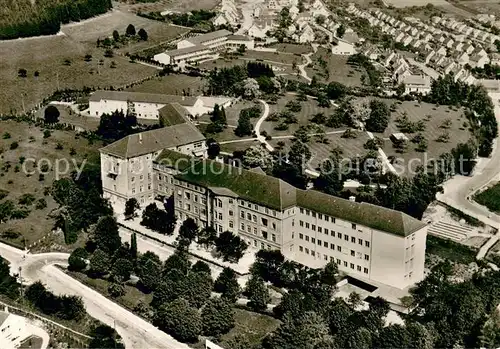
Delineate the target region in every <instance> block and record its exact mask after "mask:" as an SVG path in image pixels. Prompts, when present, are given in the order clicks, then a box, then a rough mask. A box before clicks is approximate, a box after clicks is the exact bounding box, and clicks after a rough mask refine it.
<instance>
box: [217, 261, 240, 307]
mask: <svg viewBox="0 0 500 349" xmlns="http://www.w3.org/2000/svg"><path fill="white" fill-rule="evenodd" d="M214 290H215V292H219V293H221V294H222V297H223V298H225V299H227V300H228V301H229V302H231V303H234V302H236V300H237V299H238V298H239V296H240V293H241V288H240V285H239V284H238V278H237V276H236V272H235V271H234V270H233V269H231V268H228V267H225V268H224V269H223V270H222V272H221V273H220V274H219V276H218V277H217V280H215V284H214Z"/></svg>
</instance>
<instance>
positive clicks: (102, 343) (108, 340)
mask: <svg viewBox="0 0 500 349" xmlns="http://www.w3.org/2000/svg"><path fill="white" fill-rule="evenodd" d="M90 336H91V337H92V340H91V341H90V343H89V348H90V349H111V348H114V349H124V348H125V346H124V345H123V344H122V342H121V338H120V336H119V335H118V334H117V333H116V331H115V330H114V329H113V328H111V327H109V326H107V325H100V326H97V327H95V328H94V329H92V331H91V332H90Z"/></svg>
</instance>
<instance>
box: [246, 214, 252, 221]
mask: <svg viewBox="0 0 500 349" xmlns="http://www.w3.org/2000/svg"><path fill="white" fill-rule="evenodd" d="M251 220H252V215H251V214H250V213H247V221H251Z"/></svg>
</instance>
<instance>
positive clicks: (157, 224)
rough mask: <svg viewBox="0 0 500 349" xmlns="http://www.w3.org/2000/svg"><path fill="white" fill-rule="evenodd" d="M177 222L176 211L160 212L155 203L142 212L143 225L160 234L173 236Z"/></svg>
mask: <svg viewBox="0 0 500 349" xmlns="http://www.w3.org/2000/svg"><path fill="white" fill-rule="evenodd" d="M176 221H177V218H176V217H175V214H174V210H169V211H165V210H160V209H159V208H158V207H157V206H156V204H155V203H151V204H149V205H148V206H146V209H145V210H144V211H143V212H142V220H141V225H143V226H145V227H147V228H149V229H151V230H154V231H157V232H158V233H160V234H166V235H172V234H173V233H174V229H175V223H176Z"/></svg>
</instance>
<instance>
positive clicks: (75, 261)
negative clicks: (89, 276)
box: [68, 247, 88, 271]
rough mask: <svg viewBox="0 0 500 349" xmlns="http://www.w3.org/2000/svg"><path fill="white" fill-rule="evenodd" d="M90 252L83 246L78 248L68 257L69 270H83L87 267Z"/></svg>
mask: <svg viewBox="0 0 500 349" xmlns="http://www.w3.org/2000/svg"><path fill="white" fill-rule="evenodd" d="M87 258H88V252H87V250H85V249H84V248H83V247H78V248H76V249H75V250H74V251H73V252H71V254H70V256H69V258H68V270H71V271H81V270H83V269H85V268H86V267H87V261H86V259H87Z"/></svg>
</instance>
